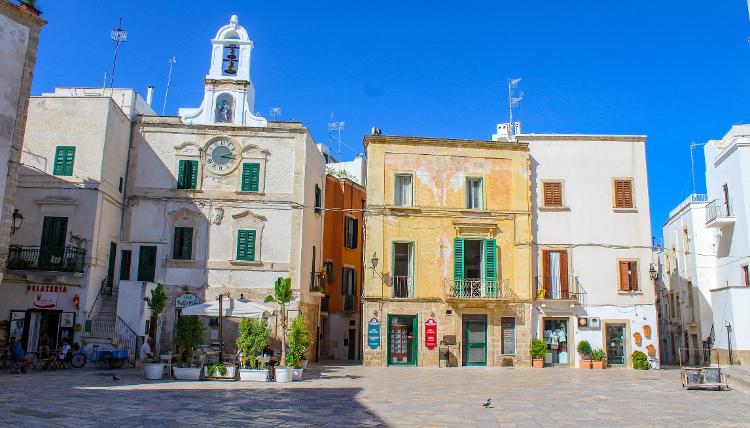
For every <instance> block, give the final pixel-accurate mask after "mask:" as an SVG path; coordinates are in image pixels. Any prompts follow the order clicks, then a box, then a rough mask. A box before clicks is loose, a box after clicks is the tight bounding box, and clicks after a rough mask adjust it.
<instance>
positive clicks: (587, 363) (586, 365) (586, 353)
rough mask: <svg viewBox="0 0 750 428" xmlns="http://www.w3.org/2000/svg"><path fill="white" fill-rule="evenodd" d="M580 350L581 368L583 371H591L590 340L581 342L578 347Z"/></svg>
mask: <svg viewBox="0 0 750 428" xmlns="http://www.w3.org/2000/svg"><path fill="white" fill-rule="evenodd" d="M576 349H577V350H578V353H579V354H580V355H581V365H580V366H579V367H581V368H582V369H590V368H591V344H590V343H589V341H588V340H581V341H580V342H578V346H577V347H576Z"/></svg>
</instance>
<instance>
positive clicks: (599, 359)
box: [591, 348, 607, 370]
mask: <svg viewBox="0 0 750 428" xmlns="http://www.w3.org/2000/svg"><path fill="white" fill-rule="evenodd" d="M606 358H607V354H606V353H604V349H602V348H596V349H594V351H593V352H592V353H591V368H592V369H599V370H601V369H603V368H604V367H606V364H607V363H606V361H605V359H606Z"/></svg>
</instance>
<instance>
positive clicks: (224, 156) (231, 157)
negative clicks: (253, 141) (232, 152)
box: [219, 155, 237, 159]
mask: <svg viewBox="0 0 750 428" xmlns="http://www.w3.org/2000/svg"><path fill="white" fill-rule="evenodd" d="M219 157H222V158H227V159H237V157H236V156H229V155H219Z"/></svg>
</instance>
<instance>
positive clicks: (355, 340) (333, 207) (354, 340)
mask: <svg viewBox="0 0 750 428" xmlns="http://www.w3.org/2000/svg"><path fill="white" fill-rule="evenodd" d="M366 194H367V193H366V191H365V188H364V187H362V186H361V185H359V184H357V183H355V182H354V181H352V180H350V179H349V178H338V177H335V176H333V175H330V174H329V175H328V176H327V177H326V192H325V207H326V211H325V214H324V217H323V263H324V272H325V276H326V278H325V297H324V298H323V302H322V304H321V326H322V330H321V343H320V358H321V359H335V360H351V361H355V360H360V359H361V358H362V344H361V343H360V338H361V337H362V330H361V329H362V323H361V318H362V317H361V313H362V310H361V309H362V307H361V300H360V296H361V295H362V282H363V279H364V278H363V275H364V269H363V256H362V254H363V252H362V247H363V244H364V236H363V230H364V208H365V198H366Z"/></svg>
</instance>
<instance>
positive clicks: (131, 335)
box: [115, 315, 138, 365]
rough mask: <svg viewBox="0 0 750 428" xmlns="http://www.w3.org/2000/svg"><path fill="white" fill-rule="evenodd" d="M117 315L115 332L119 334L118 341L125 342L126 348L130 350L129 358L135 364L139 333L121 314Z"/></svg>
mask: <svg viewBox="0 0 750 428" xmlns="http://www.w3.org/2000/svg"><path fill="white" fill-rule="evenodd" d="M115 316H116V317H117V320H116V325H115V333H116V334H117V338H118V341H120V342H124V343H125V346H126V349H127V350H128V360H129V361H130V363H131V364H133V365H135V357H136V351H137V349H136V348H137V344H138V334H137V333H136V332H135V331H133V329H132V328H130V326H129V325H128V324H127V323H126V322H125V321H123V319H122V318H120V316H119V315H115Z"/></svg>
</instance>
